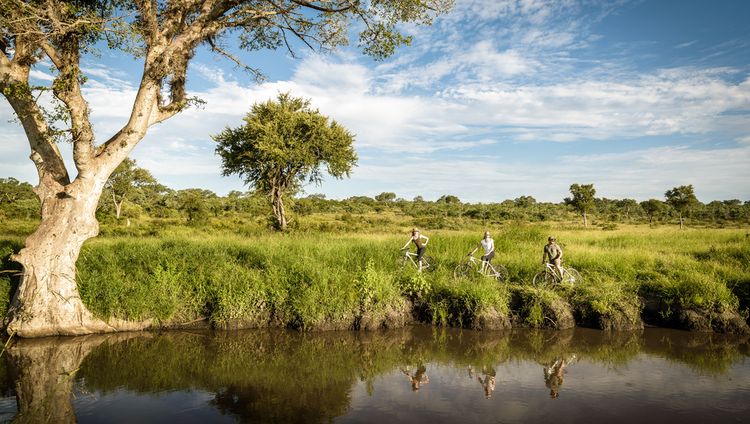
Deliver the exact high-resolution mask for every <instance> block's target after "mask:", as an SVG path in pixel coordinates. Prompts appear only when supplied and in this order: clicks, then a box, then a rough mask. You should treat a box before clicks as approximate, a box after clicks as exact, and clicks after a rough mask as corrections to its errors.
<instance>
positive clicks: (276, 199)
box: [271, 189, 287, 231]
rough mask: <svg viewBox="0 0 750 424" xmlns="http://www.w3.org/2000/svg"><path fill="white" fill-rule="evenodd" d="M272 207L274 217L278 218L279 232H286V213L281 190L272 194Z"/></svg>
mask: <svg viewBox="0 0 750 424" xmlns="http://www.w3.org/2000/svg"><path fill="white" fill-rule="evenodd" d="M271 206H272V207H273V216H274V218H276V225H277V228H278V229H279V231H286V225H287V220H286V211H285V210H284V199H283V196H282V193H281V190H276V189H274V190H273V192H272V194H271Z"/></svg>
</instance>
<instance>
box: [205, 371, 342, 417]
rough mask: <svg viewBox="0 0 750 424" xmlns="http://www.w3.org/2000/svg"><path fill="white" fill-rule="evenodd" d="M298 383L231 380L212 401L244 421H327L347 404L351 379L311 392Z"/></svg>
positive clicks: (220, 408) (223, 410) (226, 412)
mask: <svg viewBox="0 0 750 424" xmlns="http://www.w3.org/2000/svg"><path fill="white" fill-rule="evenodd" d="M298 384H300V382H297V381H290V382H288V384H286V385H284V386H280V387H279V386H271V385H267V384H263V382H260V381H255V382H253V384H247V383H245V384H242V385H235V384H232V385H229V386H227V387H225V388H221V389H219V390H218V392H217V393H216V397H215V398H214V400H213V401H212V403H213V404H214V405H216V407H217V408H218V409H219V411H221V413H222V414H232V415H235V416H237V417H239V419H240V422H246V423H326V422H331V421H332V420H333V418H335V417H337V416H339V415H343V414H344V412H346V410H347V409H348V407H349V396H348V392H349V388H350V386H351V382H338V383H334V384H332V385H330V386H327V387H325V388H324V389H323V391H320V392H310V391H309V390H306V389H305V388H304V387H300V386H298Z"/></svg>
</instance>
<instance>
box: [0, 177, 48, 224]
mask: <svg viewBox="0 0 750 424" xmlns="http://www.w3.org/2000/svg"><path fill="white" fill-rule="evenodd" d="M39 210H40V205H39V198H38V197H37V196H36V194H34V188H33V187H32V186H31V184H29V183H25V182H21V181H18V180H17V179H15V178H13V177H9V178H0V218H23V219H32V218H37V217H38V216H39Z"/></svg>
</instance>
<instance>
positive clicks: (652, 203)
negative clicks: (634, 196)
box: [640, 199, 664, 225]
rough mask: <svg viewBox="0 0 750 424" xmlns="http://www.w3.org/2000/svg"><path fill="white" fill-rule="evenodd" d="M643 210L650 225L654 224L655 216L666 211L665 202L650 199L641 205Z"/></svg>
mask: <svg viewBox="0 0 750 424" xmlns="http://www.w3.org/2000/svg"><path fill="white" fill-rule="evenodd" d="M640 205H641V209H643V211H644V212H646V215H647V216H648V223H649V225H651V224H653V223H654V216H656V215H657V214H658V213H659V212H661V211H663V210H664V202H662V201H661V200H658V199H648V200H644V201H643V202H641V203H640Z"/></svg>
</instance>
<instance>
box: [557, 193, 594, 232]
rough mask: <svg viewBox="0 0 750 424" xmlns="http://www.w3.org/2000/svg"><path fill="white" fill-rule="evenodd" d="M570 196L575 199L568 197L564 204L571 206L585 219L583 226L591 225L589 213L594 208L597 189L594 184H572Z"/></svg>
mask: <svg viewBox="0 0 750 424" xmlns="http://www.w3.org/2000/svg"><path fill="white" fill-rule="evenodd" d="M570 194H572V195H573V197H566V198H565V199H564V202H565V204H566V205H570V206H572V207H573V209H575V211H576V212H578V213H579V214H581V217H582V218H583V226H584V227H586V226H588V225H589V221H588V213H589V212H590V211H591V210H592V209H593V208H594V195H596V189H595V188H594V185H593V184H571V186H570Z"/></svg>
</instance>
